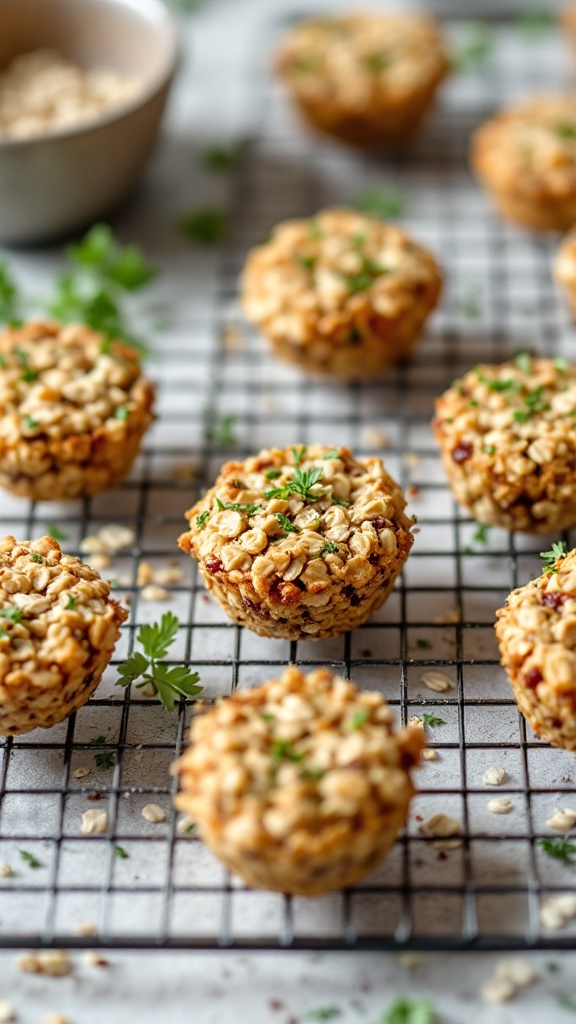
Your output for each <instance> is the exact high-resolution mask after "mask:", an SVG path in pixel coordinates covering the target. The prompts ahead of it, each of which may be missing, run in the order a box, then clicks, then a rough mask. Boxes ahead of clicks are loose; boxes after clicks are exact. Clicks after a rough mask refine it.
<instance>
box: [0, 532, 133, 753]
mask: <svg viewBox="0 0 576 1024" xmlns="http://www.w3.org/2000/svg"><path fill="white" fill-rule="evenodd" d="M126 617H127V613H126V612H125V611H124V609H123V608H121V607H120V605H119V604H117V602H116V601H113V600H111V599H110V586H109V584H108V583H105V582H104V580H101V579H100V577H99V575H98V573H97V572H95V571H94V569H91V568H90V567H89V566H88V565H84V563H83V562H81V561H80V559H79V558H73V557H72V556H71V555H64V554H63V553H62V551H61V550H60V548H59V546H58V544H57V543H56V541H55V540H51V539H50V537H41V538H40V540H36V541H27V540H25V541H17V540H15V538H14V537H4V538H3V539H2V540H0V735H2V736H16V735H18V734H20V733H24V732H30V730H31V729H36V728H38V727H40V726H41V727H42V728H46V729H47V728H49V727H50V726H51V725H55V724H56V723H57V722H61V721H62V719H63V718H67V716H68V715H71V714H72V712H73V711H77V710H78V708H80V707H82V705H83V704H85V703H86V701H87V700H88V699H89V698H90V697H91V695H92V693H93V692H94V690H95V689H96V687H97V686H98V683H99V682H100V678H101V676H102V673H103V671H104V669H105V668H106V666H107V664H108V662H109V660H110V657H111V655H112V651H113V650H114V645H115V643H116V641H117V639H118V637H119V635H120V630H119V626H120V625H121V624H122V622H124V620H125V619H126Z"/></svg>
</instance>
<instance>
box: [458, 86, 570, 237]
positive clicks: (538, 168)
mask: <svg viewBox="0 0 576 1024" xmlns="http://www.w3.org/2000/svg"><path fill="white" fill-rule="evenodd" d="M471 159H472V166H473V169H474V171H475V173H476V175H477V177H478V178H479V180H480V182H481V183H482V184H483V185H484V186H485V187H486V189H487V190H488V192H490V194H491V196H492V199H493V200H494V203H495V204H496V206H497V208H498V210H499V211H500V213H501V214H502V216H503V217H505V218H507V219H508V220H511V221H514V222H515V223H516V224H520V225H522V226H523V227H526V228H534V229H536V230H538V231H564V230H567V229H568V228H570V227H572V225H573V224H574V222H575V221H576V94H574V95H559V96H543V97H540V98H538V99H532V100H528V101H527V102H525V103H522V104H521V105H519V106H516V107H511V108H509V109H507V110H504V111H502V112H501V113H499V114H497V115H496V116H495V117H492V118H490V120H488V121H486V122H485V124H483V125H482V126H481V127H480V128H479V129H478V130H477V131H476V132H475V134H474V136H473V138H472V151H471Z"/></svg>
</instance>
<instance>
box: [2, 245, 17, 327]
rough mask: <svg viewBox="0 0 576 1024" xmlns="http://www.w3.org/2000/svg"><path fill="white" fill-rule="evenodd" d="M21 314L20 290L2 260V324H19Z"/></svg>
mask: <svg viewBox="0 0 576 1024" xmlns="http://www.w3.org/2000/svg"><path fill="white" fill-rule="evenodd" d="M19 312H20V295H19V292H18V288H17V287H16V284H15V282H14V281H13V280H12V277H11V276H10V272H9V270H8V266H7V264H6V263H5V261H4V260H0V323H8V324H15V323H17V322H18V320H19Z"/></svg>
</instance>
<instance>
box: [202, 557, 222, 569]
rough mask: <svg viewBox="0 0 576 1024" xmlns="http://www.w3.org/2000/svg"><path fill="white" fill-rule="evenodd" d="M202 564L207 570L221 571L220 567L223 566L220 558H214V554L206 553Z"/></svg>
mask: <svg viewBox="0 0 576 1024" xmlns="http://www.w3.org/2000/svg"><path fill="white" fill-rule="evenodd" d="M204 565H205V566H206V568H207V569H208V572H222V569H223V568H224V566H223V564H222V562H221V561H220V559H219V558H215V557H214V555H208V558H207V559H206V561H205V562H204Z"/></svg>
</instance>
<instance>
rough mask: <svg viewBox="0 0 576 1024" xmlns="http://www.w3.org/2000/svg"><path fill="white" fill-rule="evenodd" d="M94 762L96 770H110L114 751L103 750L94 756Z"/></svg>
mask: <svg viewBox="0 0 576 1024" xmlns="http://www.w3.org/2000/svg"><path fill="white" fill-rule="evenodd" d="M94 761H95V763H96V767H97V768H112V766H113V764H114V751H113V750H103V751H101V752H100V753H99V754H94Z"/></svg>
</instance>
